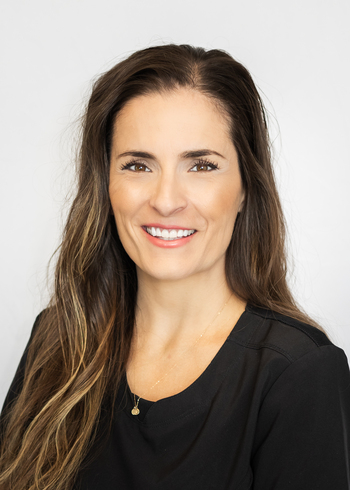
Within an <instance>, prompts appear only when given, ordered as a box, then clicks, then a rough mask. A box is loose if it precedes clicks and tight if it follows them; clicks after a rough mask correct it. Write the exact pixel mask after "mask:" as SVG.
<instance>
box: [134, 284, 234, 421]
mask: <svg viewBox="0 0 350 490" xmlns="http://www.w3.org/2000/svg"><path fill="white" fill-rule="evenodd" d="M231 296H232V293H231V294H230V297H229V298H228V300H227V301H226V303H225V304H224V306H223V307H222V308H221V310H220V311H219V312H218V313H217V314H216V315H215V318H214V320H213V321H212V322H211V323H209V325H208V326H207V328H206V329H205V330H204V332H202V333H201V334H200V336H199V337H198V338H197V340H196V341H195V343H194V344H193V345H191V347H189V348H188V349H186V350H185V352H183V354H182V356H183V355H184V354H186V352H188V351H189V350H190V349H193V347H194V346H195V345H196V344H197V342H199V340H200V339H201V338H202V337H203V335H204V334H205V332H206V331H207V330H208V328H209V327H211V325H212V324H213V323H214V322H215V320H216V319H217V317H218V316H219V315H220V313H221V312H222V310H223V309H224V308H225V306H226V305H227V303H228V302H229V301H230V299H231ZM182 356H181V357H182ZM178 364H179V361H178V362H176V363H175V364H174V365H173V366H172V367H171V368H170V369H169V370H168V371H167V372H166V373H165V374H164V376H162V377H161V378H160V379H158V381H156V382H155V383H154V385H152V386H151V387H150V389H149V391H151V390H153V388H154V387H155V386H157V384H158V383H160V382H161V381H162V380H163V379H164V378H166V376H168V374H169V373H170V372H171V371H172V370H173V369H174V368H175V367H176V366H177V365H178ZM133 397H134V407H133V408H132V410H131V413H132V415H138V414H139V413H140V409H139V403H140V399H141V398H142V397H141V396H139V397H138V398H137V400H136V395H135V393H133Z"/></svg>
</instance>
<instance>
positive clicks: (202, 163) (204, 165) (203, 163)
mask: <svg viewBox="0 0 350 490" xmlns="http://www.w3.org/2000/svg"><path fill="white" fill-rule="evenodd" d="M218 168H219V166H218V165H217V164H216V163H214V162H210V161H209V160H198V161H197V163H196V164H195V165H194V166H193V167H192V168H191V170H190V172H212V171H213V170H217V169H218Z"/></svg>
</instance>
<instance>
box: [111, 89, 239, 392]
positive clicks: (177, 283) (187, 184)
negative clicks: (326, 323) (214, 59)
mask: <svg viewBox="0 0 350 490" xmlns="http://www.w3.org/2000/svg"><path fill="white" fill-rule="evenodd" d="M199 149H210V150H212V151H215V152H216V153H218V154H220V155H221V156H218V155H216V154H210V155H208V156H204V157H201V158H193V157H191V158H188V157H184V156H181V155H182V154H183V153H184V152H188V151H191V150H199ZM131 150H137V151H143V152H147V153H149V154H151V155H153V157H150V158H134V157H132V156H120V155H121V154H122V153H124V152H127V151H131ZM131 160H134V161H135V163H136V165H134V166H133V167H130V168H127V169H123V168H122V167H123V166H124V165H125V164H126V163H128V162H130V161H131ZM199 160H209V161H210V162H212V163H214V164H216V165H218V167H219V168H218V169H212V167H210V166H208V165H206V164H202V165H201V164H200V162H199ZM109 194H110V200H111V204H112V209H113V213H114V216H115V220H116V224H117V228H118V233H119V236H120V240H121V242H122V244H123V246H124V248H125V250H126V251H127V253H128V254H129V256H130V257H131V259H132V260H133V261H134V262H135V264H136V270H137V275H138V285H139V290H138V298H137V311H136V328H135V334H134V339H133V344H132V351H131V355H130V359H129V363H128V366H127V376H128V382H129V385H130V389H131V391H132V392H134V393H137V394H138V395H139V396H142V398H148V399H149V400H153V401H156V400H158V399H159V398H162V397H165V396H171V395H174V394H176V393H178V392H179V391H182V390H183V389H185V388H186V387H187V386H189V384H191V383H192V382H193V381H194V380H195V379H196V378H197V377H198V376H199V375H200V374H201V373H202V372H203V370H204V369H205V368H206V366H207V365H208V364H209V363H210V361H211V360H212V358H213V357H214V356H215V354H216V353H217V351H218V350H219V349H220V347H221V345H222V344H223V342H224V341H225V339H226V337H227V335H228V334H229V332H230V331H231V330H232V328H233V327H234V325H235V323H236V321H237V320H238V318H239V316H240V315H241V314H242V312H243V311H244V308H245V303H244V302H243V301H241V300H240V299H239V298H237V297H236V296H234V295H232V293H231V291H230V290H229V288H228V285H227V283H226V278H225V272H224V267H225V252H226V249H227V247H228V245H229V242H230V239H231V236H232V232H233V227H234V223H235V220H236V217H237V213H238V212H239V210H240V209H241V206H242V204H243V201H244V191H243V188H242V181H241V176H240V172H239V166H238V158H237V152H236V150H235V147H234V145H233V143H232V141H231V139H230V136H229V128H228V123H227V120H226V119H225V117H224V115H223V114H222V113H221V112H220V111H219V110H218V108H217V106H216V105H215V104H214V103H213V101H212V100H210V99H209V98H208V97H206V96H205V95H203V94H201V93H199V92H197V91H194V90H192V89H187V88H180V89H176V90H174V91H172V92H170V93H169V92H168V93H162V94H160V93H155V94H150V95H146V96H140V97H137V98H135V99H133V100H131V101H129V103H128V104H127V105H126V106H125V107H124V108H123V110H122V111H121V112H120V113H119V114H118V117H117V120H116V123H115V127H114V135H113V140H112V151H111V166H110V185H109ZM150 223H160V224H164V225H165V226H168V225H171V226H175V225H176V226H178V227H180V228H185V229H195V230H196V233H195V234H194V235H193V237H192V239H191V240H190V241H188V242H187V243H186V244H184V245H182V246H180V247H176V248H160V247H157V246H156V245H154V244H153V243H151V241H150V240H149V239H148V238H147V235H146V233H145V231H144V230H143V229H142V228H141V227H142V226H143V225H146V224H150ZM226 301H228V303H227V305H226V306H225V308H224V310H223V311H222V313H221V314H220V321H219V319H218V316H217V313H218V311H219V310H221V308H222V307H223V305H224V303H225V302H226ZM213 320H214V321H213ZM210 321H212V324H211V325H210V326H209V328H208V324H209V323H210ZM204 331H205V335H203V338H201V339H200V341H198V338H199V336H200V335H201V334H203V332H204ZM189 352H190V356H189V355H186V353H189ZM174 364H176V369H175V368H173V366H174ZM172 369H173V370H172ZM169 370H170V371H169ZM168 371H169V374H168V375H166V383H165V382H162V380H161V381H160V382H159V383H158V384H157V385H156V386H154V383H156V381H157V380H158V379H159V378H161V377H162V375H164V373H167V372H168Z"/></svg>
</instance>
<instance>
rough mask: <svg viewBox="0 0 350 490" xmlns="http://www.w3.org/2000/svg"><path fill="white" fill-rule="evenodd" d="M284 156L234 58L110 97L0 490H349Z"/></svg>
mask: <svg viewBox="0 0 350 490" xmlns="http://www.w3.org/2000/svg"><path fill="white" fill-rule="evenodd" d="M269 149H270V145H269V140H268V134H267V128H266V122H265V116H264V109H263V105H262V102H261V100H260V97H259V95H258V92H257V90H256V88H255V86H254V83H253V81H252V79H251V77H250V75H249V73H248V72H247V70H246V69H245V68H244V67H243V66H242V65H241V64H239V63H237V62H236V61H234V60H233V59H232V57H231V56H230V55H228V54H227V53H225V52H223V51H220V50H211V51H207V52H206V51H205V50H204V49H202V48H193V47H191V46H187V45H181V46H176V45H168V46H159V47H152V48H148V49H145V50H142V51H138V52H136V53H134V54H133V55H131V56H130V57H129V58H128V59H126V60H124V61H122V62H121V63H119V64H117V65H116V66H115V67H114V68H112V69H111V70H110V71H109V72H107V73H105V74H104V75H103V76H101V77H100V79H99V80H98V81H97V82H96V83H95V85H94V87H93V91H92V95H91V98H90V101H89V104H88V107H87V111H86V116H85V119H84V123H83V137H82V145H81V152H80V156H79V158H80V160H79V161H80V167H79V180H78V191H77V195H76V198H75V200H74V202H73V205H72V208H71V211H70V214H69V216H68V221H67V225H66V228H65V232H64V236H63V240H62V244H61V248H60V253H59V257H58V262H57V267H56V275H55V293H54V295H53V298H52V301H51V303H50V305H49V306H48V308H47V309H46V310H44V311H43V312H42V313H41V314H40V315H39V317H38V318H37V320H36V322H35V326H34V328H33V332H32V336H31V339H30V341H29V344H28V347H27V349H26V352H25V354H24V356H23V358H22V361H21V364H20V366H19V368H18V371H17V374H16V376H15V379H14V382H13V384H12V387H11V388H10V391H9V394H8V397H7V400H6V402H5V406H4V410H3V416H2V457H1V473H0V474H1V479H0V482H1V486H0V488H4V489H5V488H6V489H9V488H11V489H16V490H17V489H18V490H19V489H21V490H23V489H33V490H34V489H39V488H40V489H41V488H45V489H71V488H75V489H81V490H87V489H93V490H99V489H103V490H109V489H112V488H113V489H114V488H121V489H134V488H135V489H136V488H142V489H156V488H159V489H176V490H178V489H180V488H181V489H197V488H198V489H199V488H201V489H231V488H232V489H233V488H234V489H235V490H238V489H239V490H246V489H254V490H267V489H276V490H277V489H279V490H281V489H287V488H288V489H289V488H290V489H298V490H300V489H305V490H306V489H307V490H310V489H311V488H317V489H327V490H328V489H329V488H331V487H332V488H337V489H338V490H342V489H344V490H345V489H348V488H349V484H350V480H349V453H348V447H349V443H350V437H349V431H348V429H347V427H348V426H349V422H350V376H349V368H348V365H347V360H346V357H345V354H344V353H343V351H342V350H341V349H339V348H337V347H335V346H334V345H333V344H332V343H331V342H330V340H329V339H328V338H327V336H326V335H325V334H324V333H323V332H322V331H321V330H320V329H318V328H317V325H315V324H313V322H312V321H311V320H310V319H309V318H308V317H307V316H306V315H305V314H304V313H302V312H301V311H300V310H299V309H298V307H297V306H296V304H295V302H294V300H293V297H292V295H291V292H290V290H289V289H288V286H287V283H286V261H285V255H284V222H283V216H282V211H281V206H280V202H279V198H278V195H277V191H276V187H275V182H274V177H273V171H272V167H271V159H270V153H269Z"/></svg>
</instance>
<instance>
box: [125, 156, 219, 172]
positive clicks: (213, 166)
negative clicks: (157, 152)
mask: <svg viewBox="0 0 350 490" xmlns="http://www.w3.org/2000/svg"><path fill="white" fill-rule="evenodd" d="M136 164H138V165H143V166H144V167H147V165H145V164H144V163H142V162H138V161H137V160H131V161H130V162H127V163H125V164H124V165H123V166H122V167H121V170H130V167H132V165H136ZM197 165H207V166H208V167H210V168H211V170H207V172H211V171H213V170H218V169H219V165H217V164H216V163H214V162H211V161H210V160H205V159H199V160H197V161H196V163H195V165H193V167H196V166H197ZM193 167H192V168H193ZM132 172H135V170H132ZM195 172H198V170H195Z"/></svg>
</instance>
